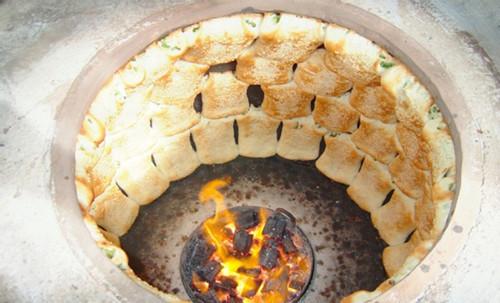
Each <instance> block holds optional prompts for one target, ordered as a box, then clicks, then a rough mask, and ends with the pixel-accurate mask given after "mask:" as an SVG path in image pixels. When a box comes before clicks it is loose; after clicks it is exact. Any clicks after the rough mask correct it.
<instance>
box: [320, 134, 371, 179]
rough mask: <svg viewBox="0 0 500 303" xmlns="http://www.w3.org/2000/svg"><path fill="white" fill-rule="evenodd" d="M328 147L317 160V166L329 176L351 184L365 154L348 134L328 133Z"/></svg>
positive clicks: (326, 138) (326, 141)
mask: <svg viewBox="0 0 500 303" xmlns="http://www.w3.org/2000/svg"><path fill="white" fill-rule="evenodd" d="M325 143H326V148H325V151H324V152H323V154H322V155H321V156H320V157H319V159H318V160H317V161H316V167H317V168H318V170H319V171H320V172H322V173H323V174H324V175H325V176H327V177H328V178H330V179H332V180H334V181H337V182H340V183H343V184H347V185H349V184H351V183H352V181H353V179H354V177H355V176H356V175H357V174H358V172H359V169H360V166H361V162H362V161H363V157H364V154H363V152H361V151H360V150H359V149H357V148H356V146H355V145H354V144H353V143H352V141H351V136H350V135H347V134H340V135H338V134H332V133H330V134H326V135H325Z"/></svg>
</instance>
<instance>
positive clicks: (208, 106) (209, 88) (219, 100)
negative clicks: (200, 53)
mask: <svg viewBox="0 0 500 303" xmlns="http://www.w3.org/2000/svg"><path fill="white" fill-rule="evenodd" d="M247 88H248V84H246V83H244V82H241V81H239V80H238V79H236V78H235V77H234V75H233V72H231V71H227V72H224V73H210V75H209V76H208V80H207V81H206V82H205V85H204V87H203V89H202V91H201V96H202V100H203V107H202V112H201V113H202V115H203V116H204V117H205V118H209V119H218V118H224V117H228V116H232V115H238V114H244V113H246V112H247V111H248V107H249V103H248V97H247Z"/></svg>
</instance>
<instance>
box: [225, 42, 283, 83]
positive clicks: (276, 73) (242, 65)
mask: <svg viewBox="0 0 500 303" xmlns="http://www.w3.org/2000/svg"><path fill="white" fill-rule="evenodd" d="M292 69H293V63H292V62H287V61H278V60H273V59H268V58H263V57H259V56H258V55H257V54H256V53H255V49H254V47H250V48H247V49H246V50H244V51H243V52H242V53H241V54H240V56H239V57H238V61H237V65H236V71H235V74H236V77H237V78H238V79H240V80H241V81H243V82H246V83H248V84H262V85H272V84H285V83H287V82H289V81H290V80H292V76H293V73H292Z"/></svg>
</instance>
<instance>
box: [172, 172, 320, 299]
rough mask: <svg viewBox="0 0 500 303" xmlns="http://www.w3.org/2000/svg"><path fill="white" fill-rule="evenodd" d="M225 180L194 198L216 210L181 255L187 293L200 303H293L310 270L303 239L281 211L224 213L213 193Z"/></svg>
mask: <svg viewBox="0 0 500 303" xmlns="http://www.w3.org/2000/svg"><path fill="white" fill-rule="evenodd" d="M230 180H231V179H230V178H228V177H227V178H225V179H218V180H213V181H210V182H209V183H207V184H206V185H205V186H204V187H203V188H202V190H201V192H200V200H201V201H202V202H206V201H209V200H213V201H214V202H215V203H216V204H217V208H216V213H215V215H214V216H213V217H211V218H209V219H207V220H205V221H204V222H203V223H202V224H201V225H200V226H199V227H198V228H197V229H196V230H195V231H194V232H193V234H192V235H191V237H190V238H189V240H188V242H187V243H186V245H185V246H184V249H183V251H182V256H181V261H180V270H181V277H182V282H183V284H184V287H185V288H186V290H187V293H188V294H189V296H190V297H191V299H193V300H195V301H196V300H201V301H202V302H235V303H236V302H243V299H244V298H246V299H250V300H252V301H255V302H259V301H261V302H277V303H279V302H283V303H284V302H297V300H299V299H300V297H301V295H302V293H303V292H304V291H305V289H306V287H307V284H308V283H309V280H310V278H311V274H312V270H313V253H312V248H311V246H310V244H309V242H308V240H307V238H306V236H305V235H304V233H303V232H302V230H300V228H299V227H298V226H297V225H296V222H295V218H294V217H293V215H291V214H290V213H289V212H288V211H286V210H284V209H281V208H280V209H277V210H276V211H272V210H270V209H267V208H261V207H252V206H240V207H233V208H230V209H226V208H225V206H224V198H223V195H222V194H221V193H220V192H219V189H221V188H222V187H225V186H227V185H228V183H229V182H230Z"/></svg>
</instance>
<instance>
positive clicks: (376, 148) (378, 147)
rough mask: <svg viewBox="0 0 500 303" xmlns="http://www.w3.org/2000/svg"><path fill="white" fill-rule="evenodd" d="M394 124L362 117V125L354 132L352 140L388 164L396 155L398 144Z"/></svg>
mask: <svg viewBox="0 0 500 303" xmlns="http://www.w3.org/2000/svg"><path fill="white" fill-rule="evenodd" d="M395 128H396V127H395V125H394V124H385V123H382V122H380V121H378V120H372V119H368V118H365V117H363V116H362V117H361V125H360V126H359V128H358V129H357V130H356V131H355V132H354V133H353V134H352V142H354V144H356V146H357V147H358V148H359V149H361V150H362V151H364V152H365V153H367V154H369V155H370V156H372V157H373V158H375V159H376V160H377V161H380V162H382V163H385V164H388V163H389V162H391V160H392V159H394V157H395V156H396V154H397V152H398V146H397V141H396V129H395Z"/></svg>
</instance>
